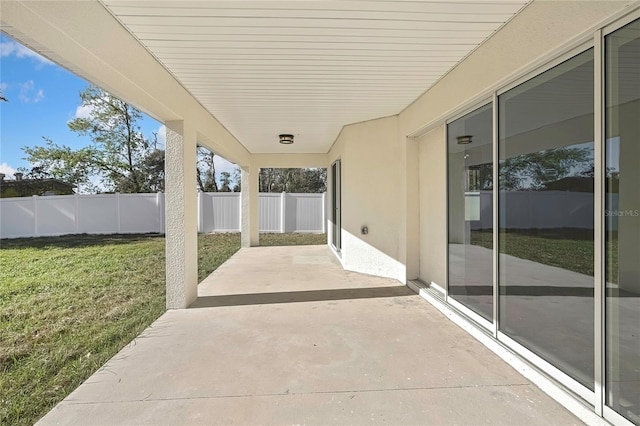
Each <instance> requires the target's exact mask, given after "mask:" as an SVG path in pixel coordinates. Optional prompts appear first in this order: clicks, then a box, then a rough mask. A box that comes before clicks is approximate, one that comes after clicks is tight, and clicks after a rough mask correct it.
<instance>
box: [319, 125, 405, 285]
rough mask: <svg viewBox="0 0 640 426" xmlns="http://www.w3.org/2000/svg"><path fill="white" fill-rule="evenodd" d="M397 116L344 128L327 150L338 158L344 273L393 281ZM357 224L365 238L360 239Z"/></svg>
mask: <svg viewBox="0 0 640 426" xmlns="http://www.w3.org/2000/svg"><path fill="white" fill-rule="evenodd" d="M397 123H398V122H397V117H395V116H394V117H386V118H381V119H378V120H372V121H367V122H364V123H358V124H354V125H350V126H346V127H345V128H344V129H343V130H342V132H341V134H340V136H339V137H338V140H337V141H336V143H335V144H334V146H333V148H332V149H331V151H330V152H329V163H331V162H333V161H335V160H336V159H340V160H341V167H342V252H341V260H342V263H343V266H344V267H345V269H347V270H351V271H356V272H364V273H369V274H374V275H379V276H384V277H390V278H398V276H399V272H398V271H399V268H400V267H402V265H401V263H400V262H399V260H398V259H399V251H398V245H399V230H398V227H399V221H400V214H401V212H402V206H401V203H400V187H401V176H400V175H399V174H398V173H397V171H398V170H399V169H400V167H401V164H400V162H401V158H400V157H401V156H400V153H399V151H398V149H396V143H397V138H398V133H397V132H398V125H397ZM363 225H366V226H367V227H368V230H369V232H368V234H366V235H362V234H361V232H360V230H361V227H362V226H363Z"/></svg>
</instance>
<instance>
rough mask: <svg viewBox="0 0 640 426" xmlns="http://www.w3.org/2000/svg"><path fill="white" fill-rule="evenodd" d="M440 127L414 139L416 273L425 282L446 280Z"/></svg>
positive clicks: (443, 151) (444, 163) (444, 164)
mask: <svg viewBox="0 0 640 426" xmlns="http://www.w3.org/2000/svg"><path fill="white" fill-rule="evenodd" d="M444 137H445V128H444V126H440V127H438V128H436V129H434V130H432V131H431V132H429V133H427V134H426V135H424V136H423V137H421V138H420V139H418V150H419V155H418V158H419V168H420V173H419V181H420V222H421V225H422V226H420V232H419V235H420V272H419V278H420V279H421V280H422V281H424V282H426V283H431V282H433V283H435V284H437V285H439V286H441V287H444V286H445V285H446V283H447V275H446V263H447V161H446V160H447V159H446V155H447V145H446V143H445V140H444Z"/></svg>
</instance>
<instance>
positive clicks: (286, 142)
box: [278, 133, 293, 145]
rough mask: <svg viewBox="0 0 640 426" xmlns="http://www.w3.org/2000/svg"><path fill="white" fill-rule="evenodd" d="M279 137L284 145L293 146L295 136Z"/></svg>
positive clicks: (285, 134) (284, 134) (283, 135)
mask: <svg viewBox="0 0 640 426" xmlns="http://www.w3.org/2000/svg"><path fill="white" fill-rule="evenodd" d="M278 137H279V138H280V143H281V144H283V145H291V144H292V143H293V135H290V134H288V133H283V134H281V135H279V136H278Z"/></svg>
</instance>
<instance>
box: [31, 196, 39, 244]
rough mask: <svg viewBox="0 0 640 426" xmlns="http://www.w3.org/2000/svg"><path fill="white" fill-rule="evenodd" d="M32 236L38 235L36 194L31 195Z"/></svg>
mask: <svg viewBox="0 0 640 426" xmlns="http://www.w3.org/2000/svg"><path fill="white" fill-rule="evenodd" d="M32 197H33V236H34V237H37V236H38V196H37V195H33V196H32Z"/></svg>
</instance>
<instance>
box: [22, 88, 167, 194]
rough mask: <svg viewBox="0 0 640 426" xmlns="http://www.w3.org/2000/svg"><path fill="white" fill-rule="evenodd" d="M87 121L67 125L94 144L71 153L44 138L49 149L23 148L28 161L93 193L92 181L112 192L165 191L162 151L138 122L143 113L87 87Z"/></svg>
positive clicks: (82, 95) (84, 93) (80, 119)
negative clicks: (95, 180)
mask: <svg viewBox="0 0 640 426" xmlns="http://www.w3.org/2000/svg"><path fill="white" fill-rule="evenodd" d="M80 99H81V100H82V107H83V108H84V109H85V110H88V111H89V113H88V115H87V116H86V117H78V118H75V119H73V120H72V121H70V122H69V123H68V126H69V128H70V129H71V130H72V131H73V132H75V133H78V134H79V135H83V136H89V137H90V138H91V141H92V143H93V145H91V146H88V147H84V148H80V149H77V150H74V149H71V148H70V147H68V146H64V145H57V144H55V143H54V142H53V141H51V140H49V139H46V138H45V140H46V142H47V143H46V146H36V147H34V148H28V147H27V148H23V150H24V151H25V153H26V154H27V158H25V159H26V160H28V161H29V162H30V163H32V164H34V165H36V166H37V167H40V168H42V169H43V170H45V171H47V172H48V173H49V174H51V175H52V176H53V177H56V178H58V179H61V180H65V181H69V182H73V183H76V184H78V185H84V186H85V187H87V188H91V187H92V184H91V177H92V176H99V177H100V179H101V181H102V184H103V185H104V186H105V187H106V189H108V190H113V191H118V192H155V191H157V190H162V189H164V183H161V182H162V181H163V180H164V151H162V150H161V149H158V148H157V146H156V144H157V139H155V135H154V141H153V142H151V141H149V140H148V139H147V138H145V136H144V135H143V134H142V132H141V131H140V127H139V126H138V124H137V122H138V121H139V120H140V119H142V113H141V112H140V111H138V110H137V109H135V108H134V107H132V106H131V105H129V104H127V103H126V102H124V101H122V100H120V99H118V98H116V97H114V96H112V95H110V94H109V93H107V92H105V91H104V90H102V89H100V88H98V87H96V86H89V87H87V88H86V89H85V90H83V91H82V92H81V93H80Z"/></svg>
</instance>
